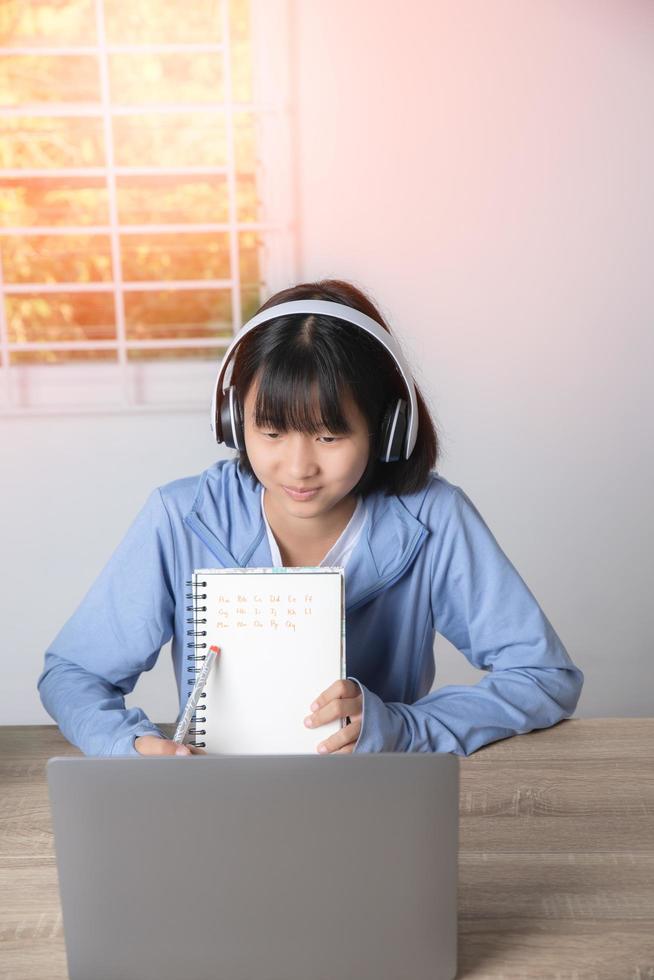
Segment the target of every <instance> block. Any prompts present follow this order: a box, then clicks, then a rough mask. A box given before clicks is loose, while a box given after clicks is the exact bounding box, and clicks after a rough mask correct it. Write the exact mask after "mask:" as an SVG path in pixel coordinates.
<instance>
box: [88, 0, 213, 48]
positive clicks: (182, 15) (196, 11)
mask: <svg viewBox="0 0 654 980" xmlns="http://www.w3.org/2000/svg"><path fill="white" fill-rule="evenodd" d="M220 7H221V4H220V0H190V2H189V0H165V3H162V0H104V9H105V24H106V31H107V41H108V42H109V43H110V44H111V43H112V42H119V41H122V42H128V43H130V44H141V43H143V42H150V43H165V42H169V43H173V42H174V43H176V44H184V43H189V42H191V43H200V44H201V43H210V44H215V43H217V42H219V41H221V40H222V31H221V23H222V21H221V10H220Z"/></svg>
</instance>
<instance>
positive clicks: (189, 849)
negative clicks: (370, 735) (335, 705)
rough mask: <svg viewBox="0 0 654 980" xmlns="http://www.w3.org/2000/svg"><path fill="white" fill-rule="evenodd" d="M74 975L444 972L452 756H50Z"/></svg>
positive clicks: (339, 976) (453, 887)
mask: <svg viewBox="0 0 654 980" xmlns="http://www.w3.org/2000/svg"><path fill="white" fill-rule="evenodd" d="M47 779H48V788H49V793H50V802H51V809H52V820H53V828H54V835H55V848H56V858H57V869H58V874H59V888H60V894H61V902H62V911H63V922H64V932H65V939H66V951H67V956H68V968H69V973H70V978H71V980H88V978H89V977H102V978H103V980H119V978H120V980H180V978H184V980H208V978H212V980H254V978H256V980H307V978H308V977H311V978H312V980H318V978H324V980H355V978H356V980H366V978H371V980H372V978H374V980H398V977H403V976H406V977H411V978H412V980H422V978H424V980H427V978H429V980H453V978H454V976H455V974H456V953H457V950H456V942H457V856H458V803H459V766H458V757H457V756H455V755H452V754H439V753H424V754H423V753H415V754H413V753H370V754H361V755H347V756H336V755H328V756H311V755H288V756H282V755H280V756H269V755H267V756H236V755H224V756H218V755H208V756H191V757H187V758H176V757H173V756H159V757H156V756H154V757H144V758H142V759H135V758H128V757H122V758H120V757H117V758H92V757H83V758H53V759H50V760H49V762H48V764H47Z"/></svg>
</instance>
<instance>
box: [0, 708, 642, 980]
mask: <svg viewBox="0 0 654 980" xmlns="http://www.w3.org/2000/svg"><path fill="white" fill-rule="evenodd" d="M161 727H162V729H163V730H164V731H165V732H167V733H170V734H171V735H172V726H170V725H162V726H161ZM79 754H80V753H79V751H78V750H77V749H75V748H73V746H71V745H69V743H68V742H66V741H65V739H64V738H63V737H62V736H61V734H60V733H59V730H58V729H57V728H56V727H54V726H25V727H13V728H10V727H5V728H0V978H1V980H59V978H65V977H66V976H67V971H66V955H65V947H64V937H63V928H62V918H61V909H60V905H59V893H58V887H57V871H56V864H55V857H54V850H53V839H52V829H51V823H50V808H49V802H48V792H47V785H46V781H45V764H46V761H47V760H48V758H50V757H51V756H54V755H79ZM460 814H461V834H460V853H459V972H458V974H457V977H458V978H471V980H472V978H474V980H519V978H520V980H521V978H525V980H532V978H540V980H546V978H547V980H654V718H628V719H627V718H593V719H572V720H569V721H564V722H561V723H560V724H559V725H556V726H555V727H554V728H549V729H546V730H543V731H538V732H531V733H530V734H528V735H518V736H515V737H514V738H509V739H505V740H503V741H501V742H495V743H494V744H492V745H489V746H487V747H486V748H483V749H480V750H479V751H478V752H475V753H474V754H473V755H471V756H470V757H469V758H461V796H460ZM89 980H95V978H89ZM98 980H99V978H98ZM134 980H137V978H134ZM180 980H183V978H181V977H180ZM307 980H310V978H307ZM398 980H400V978H398ZM402 980H404V978H402ZM406 980H411V978H410V977H407V978H406Z"/></svg>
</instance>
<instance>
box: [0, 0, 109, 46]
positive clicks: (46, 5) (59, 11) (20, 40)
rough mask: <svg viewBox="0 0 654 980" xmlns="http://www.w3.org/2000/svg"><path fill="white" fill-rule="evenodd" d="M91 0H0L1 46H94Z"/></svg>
mask: <svg viewBox="0 0 654 980" xmlns="http://www.w3.org/2000/svg"><path fill="white" fill-rule="evenodd" d="M95 42H96V30H95V3H94V0H50V2H44V0H31V2H27V0H2V2H0V44H2V45H3V46H4V47H6V46H8V45H22V46H23V47H25V46H27V45H38V44H44V45H48V46H52V45H54V44H95Z"/></svg>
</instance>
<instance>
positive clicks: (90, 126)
mask: <svg viewBox="0 0 654 980" xmlns="http://www.w3.org/2000/svg"><path fill="white" fill-rule="evenodd" d="M2 127H3V137H4V138H3V139H2V140H1V141H0V167H38V168H40V169H43V168H47V167H50V168H51V167H99V166H102V165H103V164H104V140H103V137H102V120H101V119H99V118H98V119H95V118H89V117H84V118H74V117H69V116H52V117H50V118H47V117H45V116H22V117H16V118H13V117H10V118H7V119H4V120H3V122H2Z"/></svg>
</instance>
